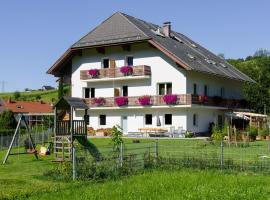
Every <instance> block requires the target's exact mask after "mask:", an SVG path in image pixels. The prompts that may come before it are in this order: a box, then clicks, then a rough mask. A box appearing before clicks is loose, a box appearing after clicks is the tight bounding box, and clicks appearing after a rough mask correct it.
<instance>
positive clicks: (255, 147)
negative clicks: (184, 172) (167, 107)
mask: <svg viewBox="0 0 270 200" xmlns="http://www.w3.org/2000/svg"><path fill="white" fill-rule="evenodd" d="M98 150H99V153H100V154H101V155H102V159H101V160H94V159H93V157H92V156H91V155H90V154H89V153H87V151H85V150H84V149H83V148H82V149H77V150H76V173H77V174H78V177H84V176H85V175H86V174H87V175H88V176H90V177H92V178H93V176H94V175H93V174H95V173H96V172H97V170H100V172H101V171H106V170H107V172H108V173H112V172H114V173H116V172H117V173H118V172H119V169H120V170H124V171H125V172H136V171H139V170H142V169H145V168H148V167H153V166H154V167H160V168H162V169H167V168H172V167H191V168H200V169H210V168H211V169H222V170H239V171H254V172H270V142H269V141H256V142H249V143H244V142H238V143H237V144H236V143H231V144H229V143H228V142H226V141H220V142H213V141H208V140H194V139H193V140H188V139H184V140H155V141H151V142H141V143H123V144H122V145H121V148H120V149H119V150H118V151H116V150H115V149H114V148H113V145H104V146H98ZM100 168H102V169H103V170H101V169H100ZM105 169H106V170H105ZM89 173H90V174H91V173H92V174H91V175H89ZM95 175H96V174H95Z"/></svg>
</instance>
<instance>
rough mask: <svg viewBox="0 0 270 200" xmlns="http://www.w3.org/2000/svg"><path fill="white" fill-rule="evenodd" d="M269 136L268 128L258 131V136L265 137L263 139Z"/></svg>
mask: <svg viewBox="0 0 270 200" xmlns="http://www.w3.org/2000/svg"><path fill="white" fill-rule="evenodd" d="M268 134H269V132H268V129H267V128H263V129H259V131H258V135H260V136H263V137H265V136H267V135H268Z"/></svg>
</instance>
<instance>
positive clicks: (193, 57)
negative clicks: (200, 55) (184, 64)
mask: <svg viewBox="0 0 270 200" xmlns="http://www.w3.org/2000/svg"><path fill="white" fill-rule="evenodd" d="M187 56H188V57H189V58H190V59H192V60H195V56H193V55H191V54H189V53H188V54H187Z"/></svg>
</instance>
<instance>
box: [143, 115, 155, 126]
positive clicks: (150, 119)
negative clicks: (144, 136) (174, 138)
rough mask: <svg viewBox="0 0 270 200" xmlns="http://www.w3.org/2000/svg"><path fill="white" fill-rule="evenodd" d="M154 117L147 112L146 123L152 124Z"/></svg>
mask: <svg viewBox="0 0 270 200" xmlns="http://www.w3.org/2000/svg"><path fill="white" fill-rule="evenodd" d="M152 119H153V116H152V115H151V114H146V115H145V120H144V121H145V122H144V123H145V125H152Z"/></svg>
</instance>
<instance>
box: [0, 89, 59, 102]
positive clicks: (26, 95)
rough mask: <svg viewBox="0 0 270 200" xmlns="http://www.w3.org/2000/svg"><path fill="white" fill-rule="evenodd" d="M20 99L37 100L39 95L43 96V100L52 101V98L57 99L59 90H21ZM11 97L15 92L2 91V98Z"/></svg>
mask: <svg viewBox="0 0 270 200" xmlns="http://www.w3.org/2000/svg"><path fill="white" fill-rule="evenodd" d="M20 94H21V97H20V100H25V101H33V100H36V97H37V96H40V97H41V100H43V101H46V102H52V99H55V100H57V98H58V96H57V95H58V92H57V90H50V91H31V92H21V93H20ZM9 97H11V98H13V97H14V93H0V98H2V99H4V100H7V99H8V98H9Z"/></svg>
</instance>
